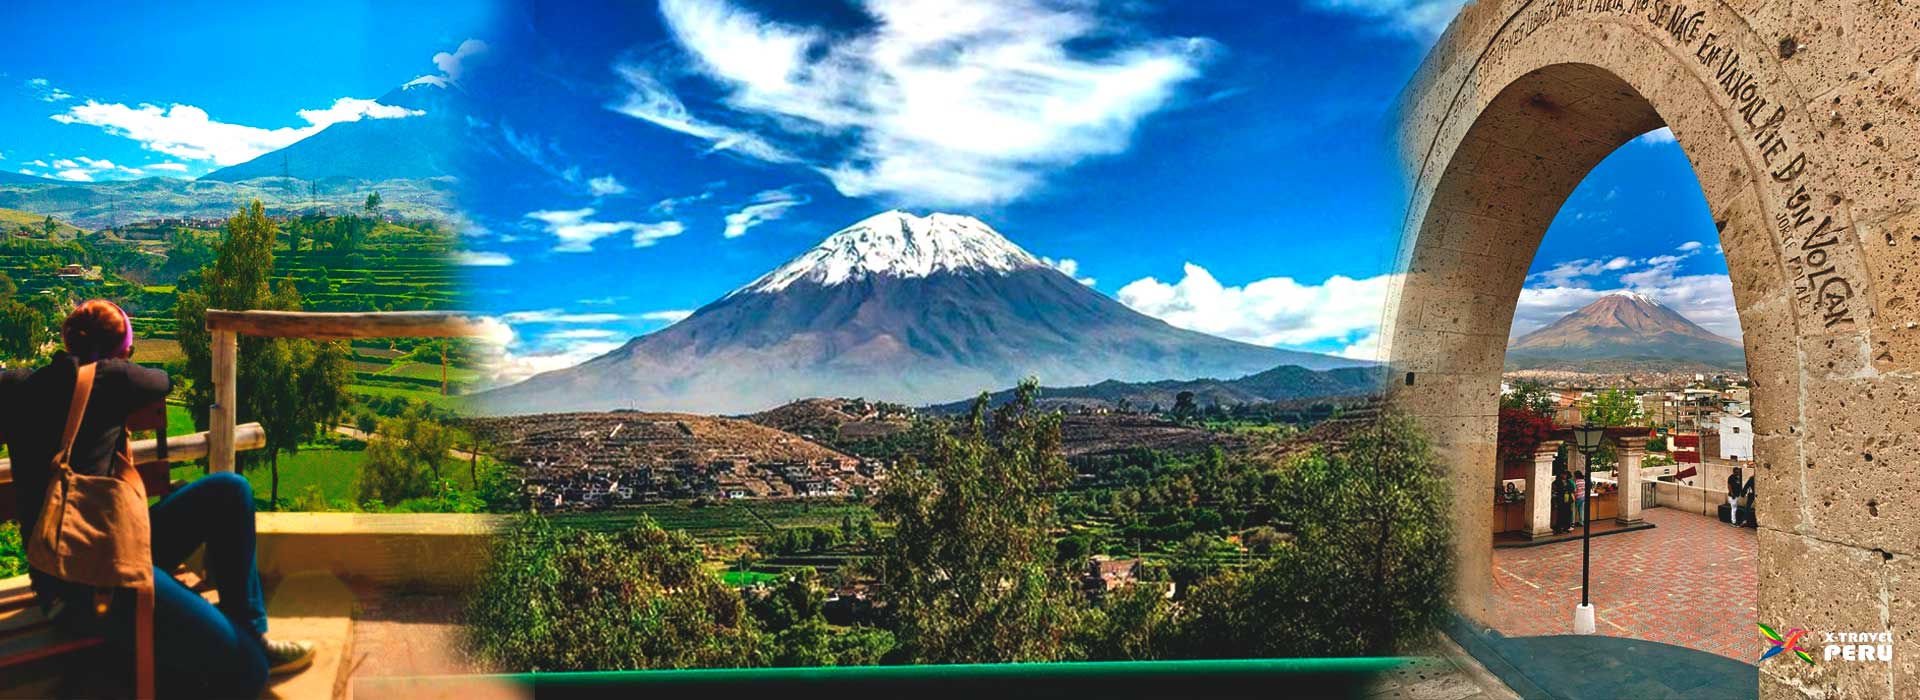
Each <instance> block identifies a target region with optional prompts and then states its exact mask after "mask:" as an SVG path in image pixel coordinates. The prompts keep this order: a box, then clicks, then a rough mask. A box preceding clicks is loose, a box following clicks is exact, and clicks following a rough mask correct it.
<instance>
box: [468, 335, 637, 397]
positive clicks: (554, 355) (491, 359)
mask: <svg viewBox="0 0 1920 700" xmlns="http://www.w3.org/2000/svg"><path fill="white" fill-rule="evenodd" d="M479 325H480V327H481V330H482V333H481V343H480V347H481V355H482V357H481V362H480V367H481V374H482V379H481V381H480V382H479V383H480V384H481V385H482V388H487V387H495V386H503V385H507V384H512V383H514V382H518V381H520V380H523V379H526V378H528V377H531V376H533V375H536V374H540V373H542V372H548V371H552V370H556V369H564V368H567V367H572V366H574V365H577V364H580V363H582V362H586V361H587V360H591V359H593V358H595V357H599V356H601V355H604V354H606V353H608V352H612V351H613V350H614V349H615V348H618V347H620V342H619V341H616V340H609V339H607V337H594V338H582V337H565V334H564V331H562V332H560V333H561V334H562V337H554V336H555V334H551V333H550V334H547V335H546V336H542V337H541V339H540V340H539V341H538V342H534V343H526V342H523V341H522V340H521V339H520V334H519V333H518V332H517V331H516V330H515V329H514V327H513V325H512V323H511V322H509V321H507V320H504V319H503V318H482V319H480V323H479Z"/></svg>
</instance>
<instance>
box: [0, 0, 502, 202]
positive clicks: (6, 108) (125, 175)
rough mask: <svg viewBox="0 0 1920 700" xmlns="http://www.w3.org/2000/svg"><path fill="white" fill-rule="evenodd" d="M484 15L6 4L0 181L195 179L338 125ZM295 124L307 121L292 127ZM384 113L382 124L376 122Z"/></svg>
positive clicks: (37, 0)
mask: <svg viewBox="0 0 1920 700" xmlns="http://www.w3.org/2000/svg"><path fill="white" fill-rule="evenodd" d="M492 13H493V8H492V7H490V6H488V5H486V4H483V3H475V2H468V3H414V2H408V3H378V2H351V1H348V2H325V3H233V2H225V3H213V2H192V1H189V2H165V3H154V2H88V3H74V2H44V1H41V0H25V1H21V0H14V1H12V2H9V3H8V4H7V9H6V18H7V23H8V25H10V26H13V27H31V28H32V29H31V30H30V31H28V30H17V31H11V32H8V37H7V40H6V41H5V42H0V158H4V160H0V168H4V169H6V170H9V171H14V172H26V173H29V174H34V175H40V176H43V177H55V178H63V179H70V180H95V181H98V180H121V179H132V178H139V177H150V176H166V177H193V176H198V175H202V174H205V173H208V172H212V171H213V170H216V169H218V168H220V167H223V166H226V165H232V164H234V163H238V162H244V161H245V160H247V159H250V158H252V157H253V156H257V155H260V154H262V153H266V152H269V151H272V150H274V149H276V148H279V147H281V146H284V145H286V144H288V143H292V142H293V141H297V140H299V139H300V138H304V137H305V136H307V135H311V134H312V133H314V132H317V131H318V128H317V127H323V126H324V125H326V124H331V123H336V122H339V121H344V120H350V119H358V118H378V117H380V116H385V115H383V114H382V112H383V110H381V109H380V108H379V107H378V105H377V103H376V102H373V101H374V100H375V99H377V98H379V97H380V96H381V95H383V94H385V93H386V92H387V91H389V90H392V89H394V88H396V87H399V86H400V85H401V84H402V83H405V82H407V81H408V80H411V79H413V78H415V77H418V76H421V75H436V74H438V73H439V69H438V68H437V67H436V65H435V63H434V60H433V59H434V57H435V55H436V54H439V53H442V52H452V51H455V50H456V49H457V47H458V46H459V45H460V43H461V42H462V41H463V40H464V39H466V38H468V37H470V36H472V35H473V34H474V33H476V32H478V31H480V30H481V29H482V28H483V27H485V26H487V25H488V24H490V23H491V21H492ZM303 111H305V112H307V115H306V116H303V115H302V114H301V112H303ZM386 112H387V113H389V114H390V113H391V110H387V111H386Z"/></svg>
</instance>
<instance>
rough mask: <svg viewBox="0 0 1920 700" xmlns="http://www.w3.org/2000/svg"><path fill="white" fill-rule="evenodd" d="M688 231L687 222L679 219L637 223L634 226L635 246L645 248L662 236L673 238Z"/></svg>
mask: <svg viewBox="0 0 1920 700" xmlns="http://www.w3.org/2000/svg"><path fill="white" fill-rule="evenodd" d="M686 232H687V226H686V224H682V223H680V222H678V221H661V222H658V223H651V224H635V225H634V227H633V247H635V248H645V247H648V246H651V245H653V244H654V242H656V241H658V240H660V239H662V238H672V237H674V236H678V235H680V234H682V233H686Z"/></svg>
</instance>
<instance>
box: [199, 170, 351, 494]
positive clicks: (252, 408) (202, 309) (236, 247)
mask: <svg viewBox="0 0 1920 700" xmlns="http://www.w3.org/2000/svg"><path fill="white" fill-rule="evenodd" d="M278 238H279V231H278V227H276V226H275V225H274V223H273V221H272V220H270V219H268V218H267V216H266V212H265V209H264V208H263V207H262V206H261V204H260V202H259V201H258V200H255V201H254V202H253V203H252V204H251V205H250V206H248V207H247V208H245V209H242V210H241V211H240V212H239V213H238V214H236V215H235V216H233V218H230V219H228V220H227V225H226V236H225V238H223V239H222V240H221V241H220V244H219V246H218V248H217V250H216V251H215V254H214V258H213V261H212V262H211V263H210V264H208V265H207V266H206V267H203V268H201V269H200V271H199V272H198V274H197V275H192V276H191V277H193V278H194V279H193V280H192V283H193V285H192V287H193V288H191V289H188V290H184V291H181V292H180V293H179V295H178V297H177V301H176V302H175V305H174V317H175V320H176V321H177V322H178V333H179V338H180V346H181V350H182V351H183V352H184V353H185V354H186V356H187V362H186V375H187V378H188V379H189V380H190V384H189V386H188V389H187V391H186V392H185V398H186V400H187V408H188V411H189V412H191V413H192V415H193V418H194V422H195V423H196V424H197V425H200V426H203V427H204V426H205V425H206V424H207V413H208V410H209V408H210V407H211V406H212V405H213V390H214V386H213V355H212V348H213V343H212V334H211V333H209V332H208V331H207V329H206V328H207V310H208V309H224V310H232V311H241V310H256V309H264V310H277V311H294V310H298V309H299V308H300V296H299V292H298V291H297V290H295V289H294V286H293V284H292V283H291V282H286V281H282V282H281V283H279V284H274V283H273V281H272V279H273V245H274V242H275V241H276V240H278ZM348 357H349V353H348V351H347V347H346V344H344V343H340V342H325V343H320V342H314V341H310V340H302V339H294V338H254V337H242V338H240V339H239V355H238V357H237V361H238V365H239V366H238V368H237V375H238V376H237V388H238V395H239V399H240V405H239V406H238V407H237V410H236V414H237V416H236V420H237V422H241V423H246V422H250V421H259V422H260V424H261V427H262V428H264V429H265V432H266V435H267V445H266V449H264V450H262V451H261V452H260V453H258V454H257V455H255V454H249V455H247V458H246V459H245V460H244V462H245V463H252V462H254V461H262V460H263V461H265V462H266V463H267V465H268V467H269V468H270V469H271V470H272V472H273V482H272V483H273V486H272V489H271V491H270V492H269V495H268V502H269V503H270V504H272V505H273V506H274V507H278V504H279V502H280V454H281V453H283V452H293V451H296V450H298V449H299V447H300V445H301V444H302V443H306V442H308V441H311V440H312V439H313V438H314V437H316V436H318V435H319V432H320V430H321V429H322V427H323V426H324V425H325V424H327V423H330V422H331V421H332V420H333V419H334V418H335V417H336V416H337V415H339V413H340V410H341V408H342V407H343V406H345V405H346V402H347V396H346V389H345V387H346V384H347V382H348V381H350V380H351V378H352V376H353V375H352V370H351V365H349V364H348Z"/></svg>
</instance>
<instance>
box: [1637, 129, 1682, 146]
mask: <svg viewBox="0 0 1920 700" xmlns="http://www.w3.org/2000/svg"><path fill="white" fill-rule="evenodd" d="M1675 141H1676V139H1674V138H1673V129H1670V128H1667V127H1664V126H1663V127H1660V128H1658V129H1654V130H1653V131H1649V132H1647V133H1644V134H1641V135H1640V136H1639V137H1638V138H1635V139H1634V140H1633V142H1634V143H1638V144H1644V145H1648V146H1658V145H1661V144H1667V143H1674V142H1675Z"/></svg>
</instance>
